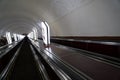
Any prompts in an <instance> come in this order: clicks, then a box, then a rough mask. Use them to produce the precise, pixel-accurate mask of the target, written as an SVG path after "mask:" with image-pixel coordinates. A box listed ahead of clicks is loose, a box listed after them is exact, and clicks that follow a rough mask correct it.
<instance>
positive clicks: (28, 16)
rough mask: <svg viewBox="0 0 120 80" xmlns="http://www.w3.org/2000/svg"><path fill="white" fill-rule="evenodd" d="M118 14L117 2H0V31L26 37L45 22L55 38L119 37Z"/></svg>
mask: <svg viewBox="0 0 120 80" xmlns="http://www.w3.org/2000/svg"><path fill="white" fill-rule="evenodd" d="M119 14H120V6H119V0H114V1H113V0H0V30H1V32H5V31H12V32H17V33H21V34H22V33H25V32H26V33H29V32H30V31H31V30H32V28H33V27H38V24H37V23H39V22H40V21H47V22H48V24H49V25H50V28H51V34H52V35H57V36H58V35H65V36H66V35H73V36H74V35H75V36H76V35H83V36H84V35H85V36H89V35H99V36H103V35H119V34H120V33H119V31H118V30H119V25H120V22H119V21H120V16H119ZM112 19H113V20H112ZM113 26H114V27H113ZM108 29H109V30H108Z"/></svg>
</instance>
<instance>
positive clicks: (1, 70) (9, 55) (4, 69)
mask: <svg viewBox="0 0 120 80" xmlns="http://www.w3.org/2000/svg"><path fill="white" fill-rule="evenodd" d="M21 42H22V41H21ZM21 42H19V43H18V44H16V45H14V47H13V48H12V49H10V50H8V51H7V52H5V53H4V55H1V56H0V62H1V66H0V80H1V79H3V78H4V77H5V75H6V74H7V73H8V71H9V69H10V68H11V66H12V64H13V61H14V60H15V57H16V54H17V52H18V50H19V46H20V45H21ZM6 59H7V60H6Z"/></svg>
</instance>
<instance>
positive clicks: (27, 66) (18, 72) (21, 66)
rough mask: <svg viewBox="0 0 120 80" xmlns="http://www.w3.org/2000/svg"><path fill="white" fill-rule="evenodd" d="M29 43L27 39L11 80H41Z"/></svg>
mask: <svg viewBox="0 0 120 80" xmlns="http://www.w3.org/2000/svg"><path fill="white" fill-rule="evenodd" d="M38 71H39V70H38V68H37V66H36V63H35V60H34V57H33V54H32V51H31V49H30V46H29V42H28V40H27V39H25V41H24V43H23V45H22V47H21V50H20V52H19V55H18V57H17V59H16V62H15V65H14V67H13V70H12V71H11V74H10V75H9V77H8V79H9V80H41V77H40V74H39V72H38Z"/></svg>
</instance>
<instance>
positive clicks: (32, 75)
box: [0, 37, 71, 80]
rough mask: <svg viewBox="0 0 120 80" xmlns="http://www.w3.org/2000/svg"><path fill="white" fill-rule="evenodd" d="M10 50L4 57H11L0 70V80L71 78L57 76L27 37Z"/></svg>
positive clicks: (57, 79) (60, 79)
mask: <svg viewBox="0 0 120 80" xmlns="http://www.w3.org/2000/svg"><path fill="white" fill-rule="evenodd" d="M12 50H13V51H12V52H9V54H12V55H5V59H6V58H9V56H11V57H10V58H9V60H7V63H6V65H5V66H4V67H3V69H2V70H1V72H0V80H55V79H56V80H71V79H67V78H65V79H63V77H61V76H60V77H59V74H60V73H56V72H55V71H54V70H53V69H52V68H53V67H52V68H51V66H50V65H49V64H48V63H47V62H46V61H45V60H44V58H43V57H42V56H41V55H40V53H39V52H38V51H37V49H35V47H34V46H33V45H32V44H31V42H30V40H29V39H28V38H27V37H26V38H25V39H24V40H23V41H22V42H21V43H19V45H18V46H16V47H15V49H14V48H13V49H12ZM7 54H8V53H7ZM5 59H4V60H5ZM1 65H2V64H1ZM58 71H59V70H58ZM62 75H64V74H62Z"/></svg>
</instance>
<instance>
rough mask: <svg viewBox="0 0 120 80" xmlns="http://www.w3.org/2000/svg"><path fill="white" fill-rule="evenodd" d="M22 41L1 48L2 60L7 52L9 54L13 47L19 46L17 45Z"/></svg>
mask: <svg viewBox="0 0 120 80" xmlns="http://www.w3.org/2000/svg"><path fill="white" fill-rule="evenodd" d="M19 42H20V41H15V42H13V43H11V44H7V45H4V46H2V47H0V58H1V57H2V56H3V55H4V54H6V53H7V52H9V51H10V50H11V49H12V48H13V47H15V46H16V45H17V43H19Z"/></svg>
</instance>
